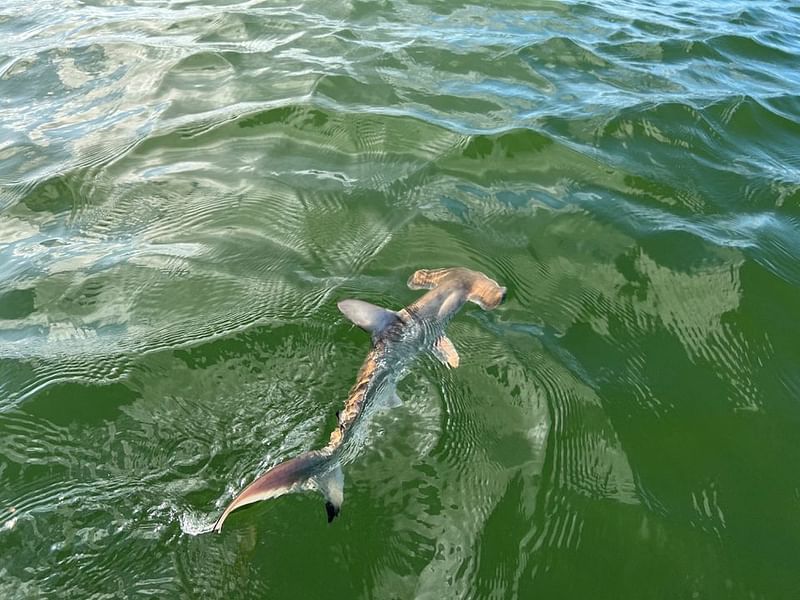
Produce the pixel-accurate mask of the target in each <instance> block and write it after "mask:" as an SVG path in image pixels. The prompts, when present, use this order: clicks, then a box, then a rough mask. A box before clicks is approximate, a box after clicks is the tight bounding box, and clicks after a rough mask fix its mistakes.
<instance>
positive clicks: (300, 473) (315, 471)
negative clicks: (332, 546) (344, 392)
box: [214, 451, 344, 532]
mask: <svg viewBox="0 0 800 600" xmlns="http://www.w3.org/2000/svg"><path fill="white" fill-rule="evenodd" d="M330 460H331V458H330V456H328V455H326V454H322V453H320V452H314V451H312V452H306V453H305V454H301V455H300V456H297V457H295V458H292V459H289V460H287V461H286V462H282V463H281V464H279V465H277V466H275V467H273V468H272V469H270V470H269V471H267V472H266V473H264V474H263V475H262V476H261V477H259V478H258V479H256V480H255V481H254V482H253V483H251V484H250V485H248V486H247V487H246V488H245V489H244V490H242V491H241V492H240V493H239V495H238V496H236V498H234V499H233V502H231V503H230V504H229V505H228V506H227V508H226V509H225V511H224V512H223V513H222V515H221V516H220V517H219V519H217V522H216V523H215V524H214V531H216V532H219V531H222V524H223V523H224V522H225V519H227V518H228V515H230V514H231V513H232V512H233V511H235V510H236V509H237V508H241V507H242V506H247V505H248V504H252V503H254V502H259V501H260V500H267V499H269V498H277V497H278V496H282V495H284V494H288V493H290V492H297V491H301V490H308V489H316V490H318V491H320V492H322V494H323V495H324V496H325V500H326V502H325V511H326V512H327V514H328V523H330V522H331V521H333V519H334V518H335V517H336V515H338V514H339V510H340V508H341V506H342V501H343V500H344V476H343V474H342V469H341V467H340V466H339V465H338V464H336V465H334V466H333V467H332V468H331V466H330V465H329V461H330Z"/></svg>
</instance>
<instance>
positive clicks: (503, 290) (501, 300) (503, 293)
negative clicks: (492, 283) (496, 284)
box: [500, 287, 508, 302]
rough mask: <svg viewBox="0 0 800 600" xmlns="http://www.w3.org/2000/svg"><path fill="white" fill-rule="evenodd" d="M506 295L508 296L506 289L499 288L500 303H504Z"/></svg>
mask: <svg viewBox="0 0 800 600" xmlns="http://www.w3.org/2000/svg"><path fill="white" fill-rule="evenodd" d="M507 295H508V289H506V288H504V287H501V288H500V302H504V301H505V299H506V296H507Z"/></svg>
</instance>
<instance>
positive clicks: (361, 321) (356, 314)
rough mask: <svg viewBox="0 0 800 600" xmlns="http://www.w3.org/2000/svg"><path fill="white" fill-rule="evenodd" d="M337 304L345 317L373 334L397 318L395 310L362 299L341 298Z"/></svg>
mask: <svg viewBox="0 0 800 600" xmlns="http://www.w3.org/2000/svg"><path fill="white" fill-rule="evenodd" d="M337 306H338V307H339V310H340V311H342V314H343V315H344V316H345V317H347V318H348V319H350V320H351V321H352V322H353V323H355V324H356V325H358V326H359V327H361V329H364V330H365V331H369V332H370V333H373V334H374V333H380V332H381V331H383V330H384V329H386V328H387V327H388V326H389V325H391V324H392V323H394V322H395V321H396V320H397V318H398V317H397V313H396V312H394V311H392V310H386V309H385V308H381V307H380V306H375V305H374V304H370V303H369V302H364V301H363V300H342V301H341V302H339V304H337Z"/></svg>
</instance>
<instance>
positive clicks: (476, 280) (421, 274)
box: [408, 267, 507, 310]
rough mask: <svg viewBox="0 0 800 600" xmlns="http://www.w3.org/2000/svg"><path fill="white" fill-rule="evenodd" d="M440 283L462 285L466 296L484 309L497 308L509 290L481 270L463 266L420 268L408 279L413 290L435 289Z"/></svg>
mask: <svg viewBox="0 0 800 600" xmlns="http://www.w3.org/2000/svg"><path fill="white" fill-rule="evenodd" d="M440 285H453V286H460V287H461V288H462V289H463V290H464V291H465V292H466V298H467V300H469V301H470V302H474V303H475V304H477V305H478V306H480V307H481V308H482V309H484V310H492V309H494V308H497V307H498V306H499V305H500V303H501V302H502V301H503V300H504V299H505V297H506V293H507V290H506V288H505V287H503V286H501V285H500V284H498V283H497V282H496V281H495V280H494V279H490V278H489V277H487V276H486V275H484V274H483V273H480V272H479V271H472V270H470V269H465V268H463V267H454V268H451V269H420V270H419V271H415V272H414V274H413V275H411V277H409V279H408V287H410V288H411V289H412V290H419V289H429V290H430V289H433V288H436V287H439V286H440Z"/></svg>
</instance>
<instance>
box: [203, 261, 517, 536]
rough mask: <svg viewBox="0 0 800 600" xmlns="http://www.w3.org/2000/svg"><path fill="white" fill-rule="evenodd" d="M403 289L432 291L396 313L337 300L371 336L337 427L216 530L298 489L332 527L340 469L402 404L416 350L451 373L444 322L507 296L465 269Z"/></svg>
mask: <svg viewBox="0 0 800 600" xmlns="http://www.w3.org/2000/svg"><path fill="white" fill-rule="evenodd" d="M408 287H410V288H411V289H428V290H430V291H429V292H427V293H426V294H424V295H423V296H421V297H420V298H419V299H417V300H416V301H415V302H414V303H412V304H410V305H409V306H406V307H405V308H402V309H400V310H399V311H396V312H395V311H391V310H386V309H383V308H380V307H378V306H374V305H372V304H369V303H367V302H362V301H361V300H343V301H341V302H339V304H338V307H339V310H341V311H342V313H343V314H344V315H345V316H346V317H347V318H348V319H350V320H351V321H352V322H353V323H355V324H356V325H358V326H359V327H361V328H362V329H365V330H366V331H368V332H369V333H371V334H372V343H371V347H370V350H369V352H368V353H367V357H366V359H365V360H364V363H363V364H362V366H361V368H360V369H359V371H358V375H357V377H356V382H355V384H354V385H353V387H352V388H351V389H350V393H349V394H348V396H347V401H346V402H345V405H344V408H343V409H342V410H341V411H340V412H338V413H337V420H338V424H337V427H336V429H334V430H333V432H332V433H331V435H330V439H329V441H328V443H327V444H326V445H325V446H324V447H323V448H320V449H317V450H311V451H310V452H305V453H303V454H300V455H299V456H296V457H295V458H291V459H289V460H287V461H285V462H283V463H280V464H278V465H277V466H275V467H273V468H272V469H269V470H268V471H267V472H265V473H264V474H262V475H261V476H260V477H259V478H258V479H256V480H255V481H254V482H253V483H251V484H250V485H248V486H247V487H246V488H245V489H244V490H242V491H241V492H240V493H239V495H237V496H236V497H235V498H234V499H233V501H232V502H231V503H230V504H229V505H228V506H227V508H226V509H225V511H224V512H223V513H222V515H221V516H220V517H219V519H218V520H217V522H216V524H215V525H214V530H215V531H218V532H219V531H221V530H222V525H223V523H224V522H225V519H226V518H227V517H228V515H230V513H231V512H233V511H234V510H236V509H237V508H240V507H242V506H246V505H248V504H252V503H253V502H258V501H260V500H266V499H268V498H276V497H278V496H282V495H283V494H287V493H290V492H295V491H302V490H318V491H319V492H321V493H322V494H323V495H324V496H325V500H326V502H325V509H326V512H327V515H328V522H330V521H332V520H333V519H334V518H335V517H336V516H337V515H338V514H339V510H340V508H341V505H342V502H343V500H344V476H343V474H342V465H343V464H346V463H348V462H349V461H350V460H352V459H353V458H354V457H355V456H356V455H357V454H358V452H359V450H360V449H361V447H363V445H364V434H365V431H366V427H365V425H366V423H367V422H368V420H369V417H370V415H371V414H372V413H374V412H375V410H377V409H379V408H382V407H392V406H397V405H399V404H400V400H399V398H398V397H397V392H396V388H397V383H398V382H399V381H400V379H402V377H403V376H404V375H405V374H406V372H407V371H408V369H409V367H410V366H411V364H412V363H413V361H414V359H415V358H416V357H417V356H418V355H419V354H420V353H421V352H424V351H430V352H431V353H433V355H434V356H436V357H437V358H438V359H439V360H440V361H441V362H443V363H444V364H446V365H447V366H449V367H450V368H455V367H457V366H458V364H459V356H458V353H457V352H456V349H455V347H454V346H453V343H452V342H451V341H450V340H449V339H448V338H447V336H446V335H445V333H444V329H445V327H446V325H447V323H449V322H450V320H451V319H452V318H453V316H454V315H455V313H456V312H458V310H459V309H460V308H461V307H462V306H463V305H464V303H465V302H473V303H475V304H478V305H479V306H480V307H481V308H483V309H484V310H491V309H493V308H495V307H497V306H498V305H499V304H500V303H501V302H502V301H503V298H505V294H506V288H504V287H502V286H500V285H499V284H498V283H497V282H496V281H494V280H492V279H490V278H489V277H487V276H486V275H484V274H483V273H480V272H477V271H471V270H469V269H464V268H452V269H435V270H428V269H422V270H419V271H416V272H415V273H414V274H413V275H412V276H411V277H410V278H409V280H408Z"/></svg>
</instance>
